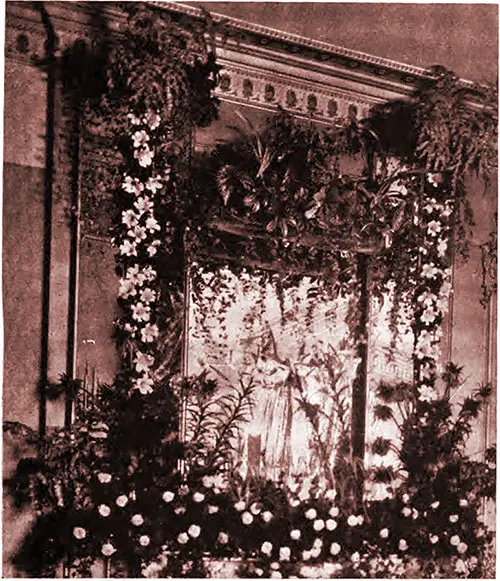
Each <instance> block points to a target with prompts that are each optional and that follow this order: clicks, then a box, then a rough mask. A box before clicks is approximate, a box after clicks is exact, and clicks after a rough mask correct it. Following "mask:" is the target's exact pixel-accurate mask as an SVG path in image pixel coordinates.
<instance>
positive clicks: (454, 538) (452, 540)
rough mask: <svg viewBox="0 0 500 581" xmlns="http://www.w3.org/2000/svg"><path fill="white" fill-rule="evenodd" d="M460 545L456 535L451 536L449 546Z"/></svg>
mask: <svg viewBox="0 0 500 581" xmlns="http://www.w3.org/2000/svg"><path fill="white" fill-rule="evenodd" d="M459 543H460V537H459V536H458V535H453V536H452V537H450V545H452V546H453V547H456V546H457V545H458V544H459Z"/></svg>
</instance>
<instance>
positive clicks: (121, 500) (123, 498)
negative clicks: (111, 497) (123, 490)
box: [115, 494, 128, 508]
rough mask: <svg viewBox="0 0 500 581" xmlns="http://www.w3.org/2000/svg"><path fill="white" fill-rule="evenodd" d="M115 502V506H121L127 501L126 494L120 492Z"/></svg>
mask: <svg viewBox="0 0 500 581" xmlns="http://www.w3.org/2000/svg"><path fill="white" fill-rule="evenodd" d="M115 502H116V504H117V506H119V507H120V508H123V507H124V506H125V505H126V504H127V503H128V496H127V495H126V494H121V495H120V496H119V497H118V498H117V499H116V501H115Z"/></svg>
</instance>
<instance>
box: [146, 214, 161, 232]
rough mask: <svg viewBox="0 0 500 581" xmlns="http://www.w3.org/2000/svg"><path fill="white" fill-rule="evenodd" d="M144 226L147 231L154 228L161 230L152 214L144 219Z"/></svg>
mask: <svg viewBox="0 0 500 581" xmlns="http://www.w3.org/2000/svg"><path fill="white" fill-rule="evenodd" d="M146 228H147V230H149V232H154V231H155V230H161V228H160V225H159V224H158V222H157V220H156V218H154V217H153V216H150V217H149V218H148V219H147V220H146Z"/></svg>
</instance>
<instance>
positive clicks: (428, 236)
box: [413, 173, 454, 401]
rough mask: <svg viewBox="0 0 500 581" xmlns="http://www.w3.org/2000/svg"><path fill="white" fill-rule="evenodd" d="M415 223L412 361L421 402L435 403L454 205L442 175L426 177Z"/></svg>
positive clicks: (446, 296) (448, 281)
mask: <svg viewBox="0 0 500 581" xmlns="http://www.w3.org/2000/svg"><path fill="white" fill-rule="evenodd" d="M420 203H421V208H420V209H419V210H420V211H419V213H418V214H417V216H418V217H416V220H417V221H418V222H419V224H418V225H419V227H420V230H421V240H422V242H421V245H420V247H419V248H418V262H419V265H418V266H419V268H418V273H417V277H418V278H417V284H416V289H415V294H414V297H413V304H414V317H415V319H414V325H413V329H414V335H415V337H414V360H415V371H416V373H417V379H418V380H419V382H418V383H419V393H420V398H419V399H420V400H421V401H432V400H434V399H436V397H437V392H436V385H435V383H436V378H437V374H439V373H440V372H442V371H443V369H442V365H441V364H440V359H441V353H440V341H441V337H442V322H443V317H444V314H445V313H446V311H447V309H448V301H449V295H450V292H451V269H450V252H451V249H450V248H449V244H450V240H451V230H452V219H453V212H454V201H453V198H452V196H451V195H450V188H449V185H448V186H447V184H446V179H445V176H443V174H440V173H434V174H433V173H429V174H427V175H426V182H425V185H424V188H423V195H422V199H421V202H420Z"/></svg>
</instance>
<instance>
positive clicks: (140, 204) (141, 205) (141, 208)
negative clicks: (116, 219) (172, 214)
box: [128, 196, 154, 227]
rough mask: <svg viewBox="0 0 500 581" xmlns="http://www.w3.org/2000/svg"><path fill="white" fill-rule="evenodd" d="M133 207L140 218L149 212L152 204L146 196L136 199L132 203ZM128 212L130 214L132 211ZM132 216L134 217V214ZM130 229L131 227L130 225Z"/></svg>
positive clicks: (152, 206)
mask: <svg viewBox="0 0 500 581" xmlns="http://www.w3.org/2000/svg"><path fill="white" fill-rule="evenodd" d="M134 206H135V207H136V208H137V211H138V212H139V216H142V215H143V214H144V213H145V212H150V211H151V210H152V209H153V208H154V204H153V202H152V201H151V200H150V199H149V198H148V197H147V196H144V197H141V198H137V200H136V201H135V202H134ZM128 211H129V212H132V210H128ZM134 216H136V214H134ZM130 227H132V225H131V226H130Z"/></svg>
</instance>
